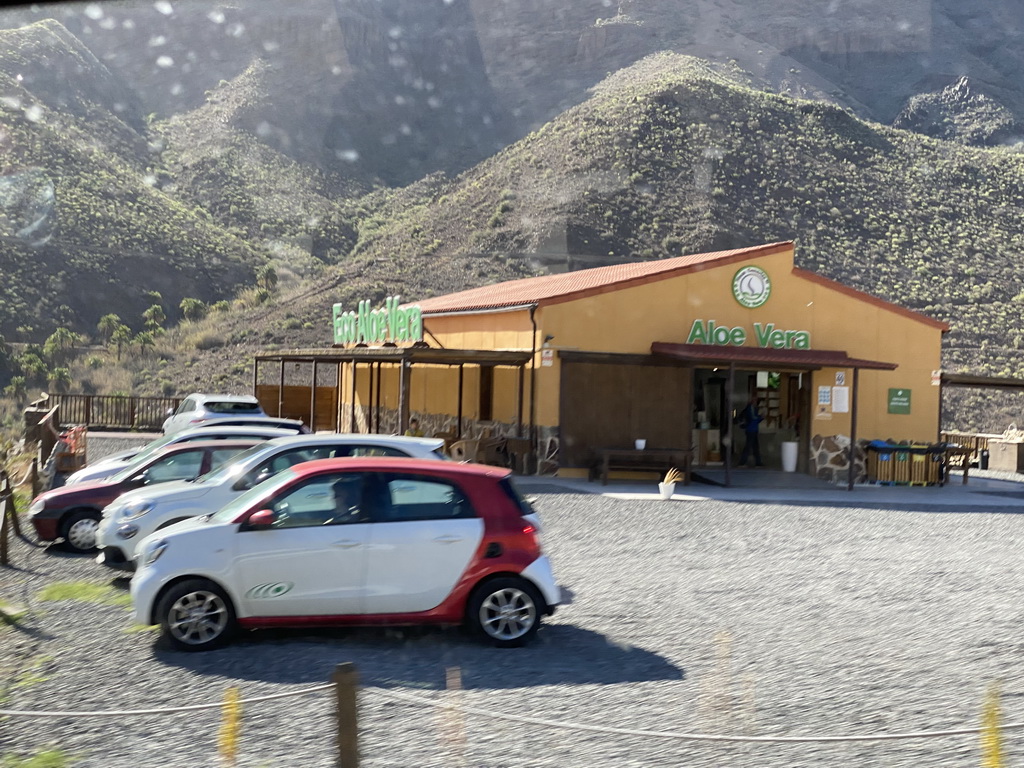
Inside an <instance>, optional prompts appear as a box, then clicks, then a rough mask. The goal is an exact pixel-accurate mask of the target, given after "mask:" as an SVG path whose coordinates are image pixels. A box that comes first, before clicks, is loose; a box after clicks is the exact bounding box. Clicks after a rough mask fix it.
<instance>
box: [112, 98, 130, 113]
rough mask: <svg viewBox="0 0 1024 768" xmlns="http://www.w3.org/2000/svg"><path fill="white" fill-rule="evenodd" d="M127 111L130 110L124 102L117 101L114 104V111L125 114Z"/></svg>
mask: <svg viewBox="0 0 1024 768" xmlns="http://www.w3.org/2000/svg"><path fill="white" fill-rule="evenodd" d="M126 109H128V107H126V106H125V105H124V102H120V101H115V102H114V111H115V112H124V111H125V110H126Z"/></svg>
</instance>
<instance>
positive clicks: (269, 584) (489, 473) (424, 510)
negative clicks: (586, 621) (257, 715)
mask: <svg viewBox="0 0 1024 768" xmlns="http://www.w3.org/2000/svg"><path fill="white" fill-rule="evenodd" d="M509 475H510V472H509V470H507V469H501V468H497V467H485V466H480V465H472V464H453V463H450V462H440V461H429V460H419V459H392V458H364V459H360V458H349V459H325V460H320V461H312V462H308V463H305V464H300V465H297V466H295V467H292V468H291V469H287V470H285V471H283V472H281V473H280V474H278V475H276V476H275V477H273V478H271V479H269V480H267V481H266V482H264V483H261V484H260V485H258V486H256V487H255V488H252V489H251V490H250V491H248V492H246V493H245V494H244V495H242V496H240V497H239V498H237V499H236V500H235V501H233V502H231V503H230V504H229V505H228V506H226V507H224V508H223V509H221V510H220V511H219V512H217V513H216V514H213V515H209V516H206V517H202V518H194V519H191V520H187V521H184V522H181V523H177V524H175V525H173V526H171V527H169V528H166V529H164V530H162V531H159V532H157V533H155V534H153V535H151V536H149V537H147V538H146V539H145V540H144V541H142V542H141V544H140V546H139V551H140V557H139V562H138V566H139V570H138V571H136V573H135V575H134V577H133V578H132V582H131V594H132V599H133V601H134V606H135V618H136V620H137V621H138V622H139V623H141V624H160V625H161V627H162V629H163V635H164V637H166V638H167V640H169V641H170V643H171V644H172V645H173V646H175V647H177V648H179V649H183V650H205V649H208V648H213V647H216V646H218V645H220V644H222V643H223V642H225V641H226V640H227V639H228V638H229V637H230V636H231V634H232V633H233V632H234V631H235V630H236V629H238V628H243V629H258V628H264V627H278V626H331V625H369V624H393V625H409V624H421V623H430V624H452V625H454V624H465V625H467V626H468V627H469V628H470V629H472V630H474V631H475V632H477V633H478V634H479V635H480V636H481V637H482V638H483V639H485V640H487V641H489V642H491V643H493V644H495V645H499V646H516V645H521V644H523V643H524V642H526V641H528V640H529V639H530V638H532V637H533V635H534V634H535V633H536V632H537V629H538V627H539V625H540V622H541V617H542V616H544V615H550V614H552V613H553V612H554V610H555V607H556V606H557V605H558V604H559V603H560V602H561V601H562V592H561V590H560V589H559V587H558V586H557V585H556V583H555V579H554V576H553V574H552V570H551V564H550V563H549V561H548V558H547V557H546V556H545V555H544V554H543V552H542V551H541V546H540V542H539V541H538V538H537V534H538V528H539V525H540V523H539V521H538V520H537V518H536V515H535V513H534V512H533V510H532V509H531V508H530V506H529V504H528V503H527V502H526V501H525V500H524V499H523V498H522V497H521V496H520V495H519V493H518V492H517V491H516V489H515V487H514V486H513V485H512V483H511V481H510V478H509Z"/></svg>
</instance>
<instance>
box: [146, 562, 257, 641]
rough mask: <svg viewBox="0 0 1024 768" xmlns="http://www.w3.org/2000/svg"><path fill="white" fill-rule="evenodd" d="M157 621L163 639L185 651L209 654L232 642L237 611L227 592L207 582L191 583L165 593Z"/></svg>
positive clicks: (194, 581)
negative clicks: (230, 640)
mask: <svg viewBox="0 0 1024 768" xmlns="http://www.w3.org/2000/svg"><path fill="white" fill-rule="evenodd" d="M156 618H157V620H158V621H159V622H160V628H161V629H162V630H163V637H164V638H165V639H166V640H167V641H168V642H169V643H170V644H171V645H172V646H173V647H175V648H177V649H178V650H181V651H208V650H212V649H213V648H218V647H220V646H221V645H223V644H224V643H226V642H227V641H228V639H230V637H231V635H232V634H234V632H235V629H236V625H237V623H236V620H235V610H234V608H233V607H232V605H231V599H230V598H229V597H228V596H227V594H226V593H225V592H224V590H223V589H221V588H220V587H219V586H217V585H216V584H214V583H213V582H212V581H208V580H206V579H189V580H188V581H183V582H181V583H179V584H175V585H174V586H173V587H171V588H170V589H168V590H167V592H165V593H164V595H163V597H161V598H160V601H159V602H158V604H157V609H156Z"/></svg>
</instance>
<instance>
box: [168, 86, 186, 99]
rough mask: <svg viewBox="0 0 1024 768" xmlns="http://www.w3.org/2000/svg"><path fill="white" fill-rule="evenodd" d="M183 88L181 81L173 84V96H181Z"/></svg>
mask: <svg viewBox="0 0 1024 768" xmlns="http://www.w3.org/2000/svg"><path fill="white" fill-rule="evenodd" d="M183 90H185V88H184V87H183V86H182V84H181V83H175V84H174V85H172V86H171V96H180V95H181V92H182V91H183Z"/></svg>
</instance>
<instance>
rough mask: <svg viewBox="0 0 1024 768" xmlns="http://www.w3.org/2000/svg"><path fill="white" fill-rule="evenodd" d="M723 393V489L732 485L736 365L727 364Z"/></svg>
mask: <svg viewBox="0 0 1024 768" xmlns="http://www.w3.org/2000/svg"><path fill="white" fill-rule="evenodd" d="M727 387H728V389H727V391H726V393H725V404H726V409H725V414H724V416H725V423H724V424H723V425H722V435H721V439H720V440H719V442H721V444H722V459H723V460H724V461H725V487H726V488H728V487H730V486H731V485H732V392H733V389H735V387H736V365H735V363H729V383H728V385H727Z"/></svg>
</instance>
